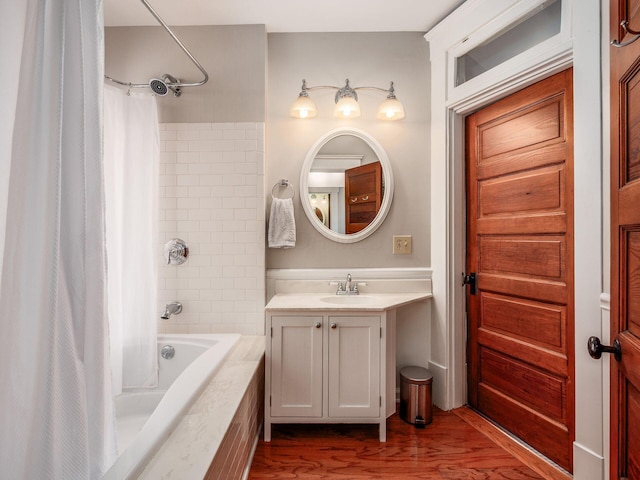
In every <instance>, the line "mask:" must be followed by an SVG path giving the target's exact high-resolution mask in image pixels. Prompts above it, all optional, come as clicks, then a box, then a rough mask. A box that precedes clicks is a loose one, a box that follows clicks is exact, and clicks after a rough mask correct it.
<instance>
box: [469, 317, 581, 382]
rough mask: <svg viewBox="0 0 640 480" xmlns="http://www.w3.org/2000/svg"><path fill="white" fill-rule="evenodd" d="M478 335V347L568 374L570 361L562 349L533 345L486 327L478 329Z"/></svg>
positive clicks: (551, 370)
mask: <svg viewBox="0 0 640 480" xmlns="http://www.w3.org/2000/svg"><path fill="white" fill-rule="evenodd" d="M477 337H478V349H480V348H483V347H485V348H491V349H492V350H494V351H495V352H499V353H504V354H506V355H510V356H511V357H513V358H515V359H518V360H521V361H523V362H527V363H529V364H530V365H532V366H534V367H536V368H539V369H540V370H544V371H545V372H548V373H551V374H554V375H558V376H563V377H566V376H567V375H568V372H569V361H568V358H567V355H566V354H565V353H564V352H562V351H557V350H550V349H546V348H542V347H539V346H537V345H532V344H531V343H528V342H525V341H522V340H520V339H518V338H515V337H510V336H508V335H505V334H504V333H500V332H496V331H493V330H490V329H486V328H480V329H478V334H477ZM480 368H481V367H480Z"/></svg>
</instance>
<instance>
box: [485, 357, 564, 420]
mask: <svg viewBox="0 0 640 480" xmlns="http://www.w3.org/2000/svg"><path fill="white" fill-rule="evenodd" d="M480 358H481V359H482V362H481V365H482V368H481V370H480V382H481V383H482V384H483V385H487V386H490V387H491V388H493V389H494V390H496V391H498V392H500V393H502V394H503V395H506V396H508V397H509V398H511V399H512V400H514V401H515V402H518V403H520V404H522V405H524V406H527V407H530V408H533V409H535V410H536V411H537V412H539V413H541V414H542V415H544V416H546V417H549V418H551V419H554V420H556V421H559V422H564V421H566V414H567V412H566V408H565V404H566V396H567V385H566V377H565V378H563V377H560V376H557V375H551V374H549V373H547V372H543V371H542V370H540V369H538V368H534V367H532V366H531V365H530V364H528V363H526V362H521V361H518V360H516V359H514V358H513V357H511V356H509V355H505V354H502V353H498V352H495V351H492V350H490V349H485V348H481V349H480Z"/></svg>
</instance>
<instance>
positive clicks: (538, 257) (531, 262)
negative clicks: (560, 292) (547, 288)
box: [478, 236, 566, 282]
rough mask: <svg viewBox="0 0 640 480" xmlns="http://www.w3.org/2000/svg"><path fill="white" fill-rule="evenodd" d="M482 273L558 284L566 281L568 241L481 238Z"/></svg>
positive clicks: (560, 238)
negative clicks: (566, 244)
mask: <svg viewBox="0 0 640 480" xmlns="http://www.w3.org/2000/svg"><path fill="white" fill-rule="evenodd" d="M478 248H479V249H480V266H479V267H480V268H479V271H480V272H482V273H493V274H497V275H518V276H527V277H535V278H544V279H549V280H555V281H562V282H563V281H564V279H565V273H566V272H565V271H564V264H565V258H564V257H565V251H566V246H565V239H564V237H552V236H538V237H530V238H514V237H512V236H511V237H486V236H481V237H480V238H479V247H478Z"/></svg>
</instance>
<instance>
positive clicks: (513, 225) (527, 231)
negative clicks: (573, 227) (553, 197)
mask: <svg viewBox="0 0 640 480" xmlns="http://www.w3.org/2000/svg"><path fill="white" fill-rule="evenodd" d="M496 231H499V232H500V233H501V234H507V235H509V234H514V235H515V234H520V235H533V234H536V233H542V234H548V233H564V232H566V231H567V214H566V213H565V212H554V213H551V214H536V215H528V216H520V217H514V216H508V217H484V218H479V219H478V220H477V222H476V233H477V234H478V235H488V234H490V233H494V232H496Z"/></svg>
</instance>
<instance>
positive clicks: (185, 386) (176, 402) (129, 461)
mask: <svg viewBox="0 0 640 480" xmlns="http://www.w3.org/2000/svg"><path fill="white" fill-rule="evenodd" d="M240 337H241V335H240V334H235V333H223V334H164V335H158V343H168V342H171V341H175V342H184V343H190V342H192V343H197V340H198V339H201V340H203V341H205V342H207V345H209V346H211V340H216V346H219V347H220V348H213V349H212V348H208V349H207V350H205V351H204V353H202V354H201V355H200V356H199V357H198V358H196V359H195V360H194V361H193V362H192V363H191V364H189V366H188V367H187V368H185V370H184V372H183V374H181V375H180V376H179V377H178V378H177V379H176V380H175V382H174V383H173V385H172V386H171V388H170V389H169V390H168V392H169V391H170V392H171V395H165V396H164V397H163V399H162V400H161V401H160V403H159V404H158V407H157V408H156V409H155V410H154V412H153V413H152V414H151V416H150V417H149V419H148V420H147V422H146V423H145V424H144V426H143V427H142V429H141V430H140V433H139V434H138V435H137V436H136V438H135V439H134V440H133V441H132V442H131V443H130V444H129V446H128V447H127V448H126V449H125V450H124V451H123V452H122V453H120V455H119V456H118V459H117V460H116V463H115V464H114V465H113V466H112V467H111V468H110V469H109V470H108V471H107V473H106V474H105V475H104V476H103V477H102V480H130V479H134V478H136V477H137V476H138V475H140V474H141V473H142V471H143V470H144V467H145V466H146V464H147V463H148V462H149V461H150V460H151V458H152V457H153V456H154V455H155V454H156V452H157V451H158V450H159V449H160V447H161V446H162V445H163V444H164V443H165V442H166V441H167V439H168V438H169V436H170V435H171V432H172V431H173V430H174V429H175V428H176V426H177V425H178V424H179V423H180V421H181V420H182V419H183V417H184V416H185V415H186V414H187V412H188V411H189V409H190V408H191V406H192V405H193V403H194V402H195V400H196V399H197V397H199V396H200V395H201V394H202V392H203V391H204V389H205V387H206V386H207V385H208V383H209V382H210V381H211V379H212V378H213V376H214V375H215V374H216V373H217V372H218V370H219V369H220V367H221V366H222V364H223V363H224V362H223V360H224V358H225V357H226V356H227V354H228V353H229V351H231V349H232V348H233V345H235V343H236V342H237V341H238V339H240ZM206 365H215V368H213V369H211V370H210V371H209V372H207V374H206V375H204V376H201V377H200V378H194V376H197V372H198V371H199V369H201V368H204V367H205V366H206ZM174 387H175V388H174ZM140 451H143V452H145V454H143V455H139V454H138V452H140Z"/></svg>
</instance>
